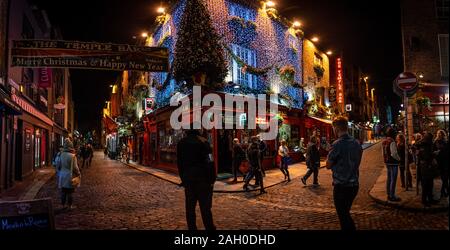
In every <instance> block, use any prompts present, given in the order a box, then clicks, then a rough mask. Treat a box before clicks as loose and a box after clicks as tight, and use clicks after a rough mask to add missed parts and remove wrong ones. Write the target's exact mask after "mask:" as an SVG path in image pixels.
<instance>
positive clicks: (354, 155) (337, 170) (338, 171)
mask: <svg viewBox="0 0 450 250" xmlns="http://www.w3.org/2000/svg"><path fill="white" fill-rule="evenodd" d="M333 129H334V131H335V134H336V135H337V136H338V139H337V140H336V141H335V142H333V145H332V146H331V150H330V152H329V153H328V157H327V163H326V168H327V169H331V171H332V172H333V200H334V206H335V207H336V212H337V214H338V217H339V222H340V224H341V229H342V230H351V231H353V230H356V227H355V223H354V222H353V219H352V217H351V215H350V210H351V208H352V204H353V201H354V200H355V198H356V195H357V194H358V189H359V164H360V163H361V158H362V152H363V151H362V148H361V145H360V144H359V143H358V142H357V141H356V140H355V138H353V137H351V136H350V135H348V120H347V118H345V117H337V118H335V119H334V121H333Z"/></svg>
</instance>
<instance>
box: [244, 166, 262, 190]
mask: <svg viewBox="0 0 450 250" xmlns="http://www.w3.org/2000/svg"><path fill="white" fill-rule="evenodd" d="M262 175H263V174H262V171H261V169H254V168H252V169H251V170H250V172H248V174H247V176H245V180H244V182H245V184H244V185H245V186H247V185H248V183H249V182H250V181H251V180H252V179H253V177H255V185H259V186H260V187H261V190H264V182H263V176H262Z"/></svg>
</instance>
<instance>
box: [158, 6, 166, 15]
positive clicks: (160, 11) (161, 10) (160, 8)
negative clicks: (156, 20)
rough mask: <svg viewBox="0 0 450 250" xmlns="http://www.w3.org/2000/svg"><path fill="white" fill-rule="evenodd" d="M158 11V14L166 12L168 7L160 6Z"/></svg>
mask: <svg viewBox="0 0 450 250" xmlns="http://www.w3.org/2000/svg"><path fill="white" fill-rule="evenodd" d="M156 12H158V14H165V13H166V9H165V8H164V7H159V8H158V9H157V10H156Z"/></svg>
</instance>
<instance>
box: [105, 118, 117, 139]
mask: <svg viewBox="0 0 450 250" xmlns="http://www.w3.org/2000/svg"><path fill="white" fill-rule="evenodd" d="M103 123H104V124H105V129H106V133H108V134H110V133H113V132H117V130H118V126H117V123H116V122H115V121H114V120H113V119H112V118H111V117H109V116H107V115H104V116H103Z"/></svg>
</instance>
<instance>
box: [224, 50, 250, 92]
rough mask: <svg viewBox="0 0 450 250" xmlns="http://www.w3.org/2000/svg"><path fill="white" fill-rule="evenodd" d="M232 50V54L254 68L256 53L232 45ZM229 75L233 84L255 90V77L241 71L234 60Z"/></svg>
mask: <svg viewBox="0 0 450 250" xmlns="http://www.w3.org/2000/svg"><path fill="white" fill-rule="evenodd" d="M232 49H233V53H234V54H235V55H236V56H238V57H239V58H241V60H242V61H244V62H245V63H246V64H248V65H250V66H252V67H256V52H255V51H254V50H251V49H248V48H244V47H242V46H239V45H236V44H232ZM230 73H231V75H232V79H233V82H234V83H237V84H239V85H243V86H248V87H249V88H256V86H257V83H256V81H257V79H256V75H252V74H250V73H248V72H246V71H245V70H243V69H242V67H239V65H238V64H237V62H236V61H235V60H233V62H232V69H231V72H230Z"/></svg>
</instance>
